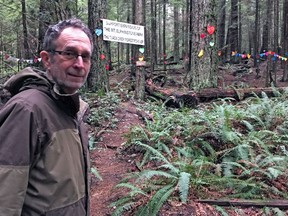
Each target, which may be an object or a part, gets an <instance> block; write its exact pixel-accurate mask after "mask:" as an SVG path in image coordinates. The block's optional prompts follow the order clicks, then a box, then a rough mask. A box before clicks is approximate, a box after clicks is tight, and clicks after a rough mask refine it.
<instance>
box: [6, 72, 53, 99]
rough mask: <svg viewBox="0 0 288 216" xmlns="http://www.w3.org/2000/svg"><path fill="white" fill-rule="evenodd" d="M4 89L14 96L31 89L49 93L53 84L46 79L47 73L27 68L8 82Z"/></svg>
mask: <svg viewBox="0 0 288 216" xmlns="http://www.w3.org/2000/svg"><path fill="white" fill-rule="evenodd" d="M4 88H5V89H7V90H8V91H9V92H10V93H11V94H12V95H15V94H17V93H19V92H21V91H23V90H27V89H31V88H33V89H39V90H40V91H45V92H49V91H50V89H51V88H52V83H51V82H50V81H49V80H48V79H47V78H46V75H45V72H43V71H40V70H33V69H32V68H30V67H27V68H25V69H23V70H22V71H20V72H19V73H17V74H15V75H13V76H12V77H11V78H10V79H9V80H7V82H6V83H5V84H4Z"/></svg>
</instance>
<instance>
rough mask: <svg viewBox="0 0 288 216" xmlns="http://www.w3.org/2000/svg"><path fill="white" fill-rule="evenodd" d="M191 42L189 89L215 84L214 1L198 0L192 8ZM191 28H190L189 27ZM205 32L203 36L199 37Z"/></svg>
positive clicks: (216, 69)
mask: <svg viewBox="0 0 288 216" xmlns="http://www.w3.org/2000/svg"><path fill="white" fill-rule="evenodd" d="M192 14H193V22H192V26H193V32H191V36H192V38H191V42H192V43H193V45H192V47H193V49H192V55H191V68H193V70H192V69H191V70H190V72H189V77H188V79H187V80H189V83H188V84H189V87H190V89H200V88H206V87H215V86H217V72H218V56H217V48H216V46H215V42H216V32H215V31H214V30H215V26H216V25H217V18H216V17H217V16H216V14H217V12H216V1H215V0H211V1H209V2H207V1H205V0H199V1H198V3H197V4H195V3H194V5H193V9H192ZM191 30H192V29H191ZM200 34H205V37H204V38H203V37H200Z"/></svg>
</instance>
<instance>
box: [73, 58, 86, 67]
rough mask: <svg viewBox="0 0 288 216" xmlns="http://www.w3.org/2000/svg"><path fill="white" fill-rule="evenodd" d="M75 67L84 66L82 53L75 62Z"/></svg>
mask: <svg viewBox="0 0 288 216" xmlns="http://www.w3.org/2000/svg"><path fill="white" fill-rule="evenodd" d="M74 65H75V67H78V68H84V62H83V58H82V56H81V55H78V56H77V57H76V59H75V62H74Z"/></svg>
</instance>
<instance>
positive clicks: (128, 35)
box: [102, 19, 144, 45]
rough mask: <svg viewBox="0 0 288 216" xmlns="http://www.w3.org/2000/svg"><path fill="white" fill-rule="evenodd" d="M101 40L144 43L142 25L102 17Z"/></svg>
mask: <svg viewBox="0 0 288 216" xmlns="http://www.w3.org/2000/svg"><path fill="white" fill-rule="evenodd" d="M102 21H103V40H107V41H116V42H120V43H128V44H137V45H144V26H141V25H134V24H129V23H123V22H116V21H112V20H107V19H102Z"/></svg>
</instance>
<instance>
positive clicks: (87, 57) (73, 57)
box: [48, 50, 91, 62]
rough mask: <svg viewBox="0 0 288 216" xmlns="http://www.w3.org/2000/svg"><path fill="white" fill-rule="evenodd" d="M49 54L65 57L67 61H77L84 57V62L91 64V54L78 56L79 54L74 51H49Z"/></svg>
mask: <svg viewBox="0 0 288 216" xmlns="http://www.w3.org/2000/svg"><path fill="white" fill-rule="evenodd" d="M48 52H50V53H52V54H55V53H57V54H59V55H61V56H63V58H64V59H66V60H76V59H77V58H78V57H79V56H81V57H82V59H83V61H84V62H89V61H90V59H91V56H90V54H78V53H77V52H73V51H60V50H48Z"/></svg>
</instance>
